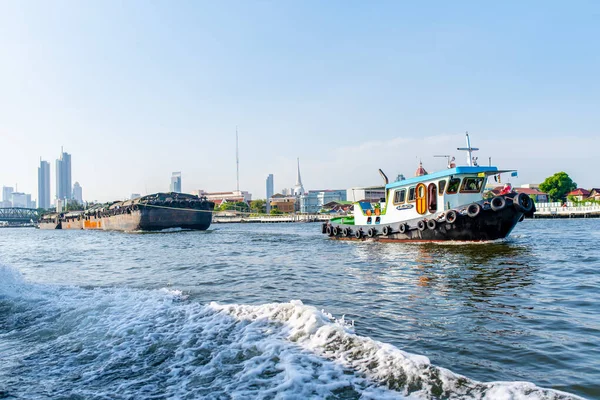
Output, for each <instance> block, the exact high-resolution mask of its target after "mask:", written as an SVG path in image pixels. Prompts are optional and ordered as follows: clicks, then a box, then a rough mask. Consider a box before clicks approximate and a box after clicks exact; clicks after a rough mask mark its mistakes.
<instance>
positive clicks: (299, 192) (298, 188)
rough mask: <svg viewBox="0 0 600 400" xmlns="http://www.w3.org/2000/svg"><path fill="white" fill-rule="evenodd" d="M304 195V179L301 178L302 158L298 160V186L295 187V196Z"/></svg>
mask: <svg viewBox="0 0 600 400" xmlns="http://www.w3.org/2000/svg"><path fill="white" fill-rule="evenodd" d="M303 194H304V185H302V178H301V177H300V158H298V173H297V174H296V186H294V195H295V196H300V195H303Z"/></svg>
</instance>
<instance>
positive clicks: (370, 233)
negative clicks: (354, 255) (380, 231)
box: [367, 228, 377, 238]
mask: <svg viewBox="0 0 600 400" xmlns="http://www.w3.org/2000/svg"><path fill="white" fill-rule="evenodd" d="M367 236H369V237H370V238H373V237H375V236H377V231H376V230H375V228H369V230H368V231H367Z"/></svg>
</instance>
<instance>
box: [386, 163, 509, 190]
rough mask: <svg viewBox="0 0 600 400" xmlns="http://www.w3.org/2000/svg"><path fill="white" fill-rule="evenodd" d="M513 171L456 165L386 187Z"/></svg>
mask: <svg viewBox="0 0 600 400" xmlns="http://www.w3.org/2000/svg"><path fill="white" fill-rule="evenodd" d="M511 171H513V170H502V171H499V170H498V168H497V167H455V168H449V169H445V170H442V171H438V172H434V173H432V174H428V175H423V176H416V177H414V178H410V179H406V180H403V181H397V182H392V183H388V184H387V185H385V188H386V189H393V188H397V187H403V186H407V185H414V184H417V183H420V182H425V181H429V180H432V179H439V178H445V177H447V176H450V175H461V174H478V173H481V172H483V173H485V174H486V176H487V175H495V174H499V173H503V172H511Z"/></svg>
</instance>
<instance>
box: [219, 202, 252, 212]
mask: <svg viewBox="0 0 600 400" xmlns="http://www.w3.org/2000/svg"><path fill="white" fill-rule="evenodd" d="M219 209H220V210H221V211H227V210H234V211H244V212H248V211H249V210H250V207H248V204H246V203H244V202H243V201H238V202H235V203H233V202H226V203H225V202H224V203H221V207H220V208H219Z"/></svg>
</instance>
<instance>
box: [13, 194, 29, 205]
mask: <svg viewBox="0 0 600 400" xmlns="http://www.w3.org/2000/svg"><path fill="white" fill-rule="evenodd" d="M27 196H29V202H31V195H27V194H25V193H21V192H12V193H11V202H12V206H13V207H20V208H29V203H28V202H27Z"/></svg>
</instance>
